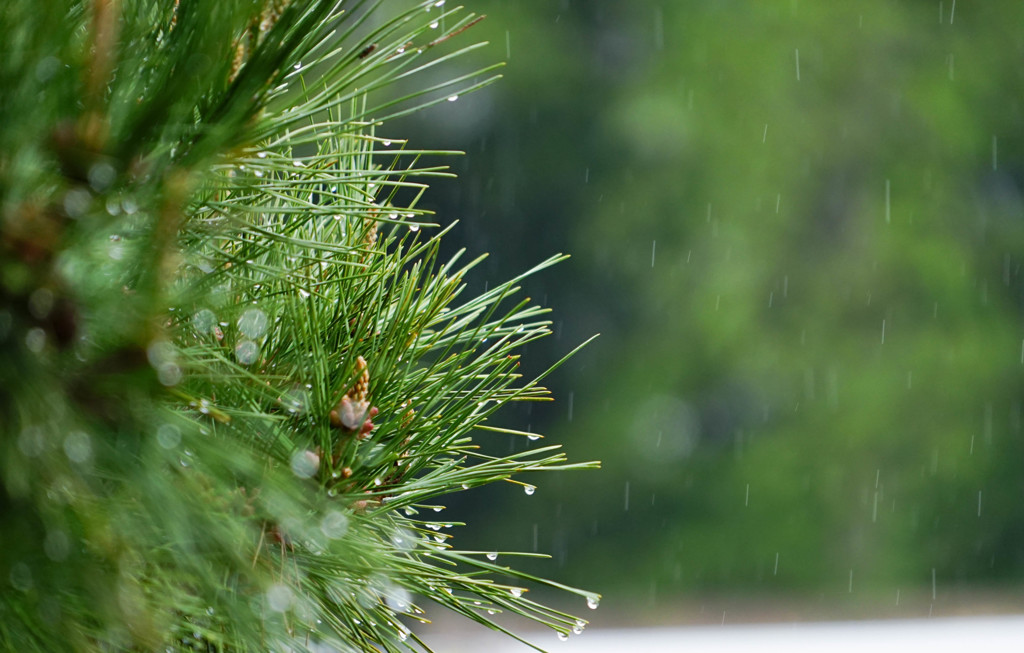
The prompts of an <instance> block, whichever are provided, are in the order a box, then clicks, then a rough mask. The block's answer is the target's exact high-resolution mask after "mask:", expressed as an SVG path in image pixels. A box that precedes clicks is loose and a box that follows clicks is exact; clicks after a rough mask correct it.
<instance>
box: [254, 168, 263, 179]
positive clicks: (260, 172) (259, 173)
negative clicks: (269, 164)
mask: <svg viewBox="0 0 1024 653" xmlns="http://www.w3.org/2000/svg"><path fill="white" fill-rule="evenodd" d="M252 174H254V175H256V176H257V177H262V176H263V171H262V170H253V172H252Z"/></svg>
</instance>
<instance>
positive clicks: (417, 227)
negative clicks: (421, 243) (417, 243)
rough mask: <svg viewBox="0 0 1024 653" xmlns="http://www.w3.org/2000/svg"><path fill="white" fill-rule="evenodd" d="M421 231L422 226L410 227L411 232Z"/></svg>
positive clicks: (413, 225)
mask: <svg viewBox="0 0 1024 653" xmlns="http://www.w3.org/2000/svg"><path fill="white" fill-rule="evenodd" d="M419 230H420V226H419V225H418V224H411V225H409V231H419Z"/></svg>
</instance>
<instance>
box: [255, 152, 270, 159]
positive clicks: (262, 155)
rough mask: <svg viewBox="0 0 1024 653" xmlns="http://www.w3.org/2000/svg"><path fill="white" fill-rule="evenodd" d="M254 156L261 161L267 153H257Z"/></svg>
mask: <svg viewBox="0 0 1024 653" xmlns="http://www.w3.org/2000/svg"><path fill="white" fill-rule="evenodd" d="M256 156H258V157H259V158H261V159H265V158H267V153H266V152H257V153H256Z"/></svg>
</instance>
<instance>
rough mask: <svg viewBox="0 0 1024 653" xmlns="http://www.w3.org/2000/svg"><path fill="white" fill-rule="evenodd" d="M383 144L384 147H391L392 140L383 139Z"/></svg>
mask: <svg viewBox="0 0 1024 653" xmlns="http://www.w3.org/2000/svg"><path fill="white" fill-rule="evenodd" d="M381 144H382V145H383V146H384V147H391V141H381Z"/></svg>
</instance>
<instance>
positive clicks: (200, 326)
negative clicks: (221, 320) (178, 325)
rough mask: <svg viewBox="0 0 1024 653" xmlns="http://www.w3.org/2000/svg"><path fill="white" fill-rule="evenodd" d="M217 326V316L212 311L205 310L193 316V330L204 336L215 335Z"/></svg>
mask: <svg viewBox="0 0 1024 653" xmlns="http://www.w3.org/2000/svg"><path fill="white" fill-rule="evenodd" d="M215 326H217V316H216V315H214V314H213V311H211V310H210V309H207V308H204V309H203V310H201V311H198V312H196V314H195V315H193V316H192V328H193V329H195V330H196V331H198V332H199V333H201V334H203V335H205V334H207V333H213V327H215Z"/></svg>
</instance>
